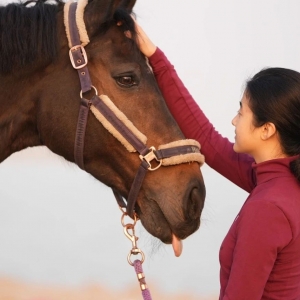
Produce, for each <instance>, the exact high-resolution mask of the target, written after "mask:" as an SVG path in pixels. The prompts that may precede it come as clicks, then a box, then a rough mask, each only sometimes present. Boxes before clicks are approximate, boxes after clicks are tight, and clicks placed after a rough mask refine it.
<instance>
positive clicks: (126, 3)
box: [120, 0, 136, 12]
mask: <svg viewBox="0 0 300 300" xmlns="http://www.w3.org/2000/svg"><path fill="white" fill-rule="evenodd" d="M135 2H136V0H122V1H121V3H120V7H122V8H124V9H125V10H127V11H129V12H132V8H133V7H134V5H135Z"/></svg>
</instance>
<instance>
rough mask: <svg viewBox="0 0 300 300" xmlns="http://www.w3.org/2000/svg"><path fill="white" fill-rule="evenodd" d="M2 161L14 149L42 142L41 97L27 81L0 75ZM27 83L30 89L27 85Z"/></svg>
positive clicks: (14, 150) (0, 158)
mask: <svg viewBox="0 0 300 300" xmlns="http://www.w3.org/2000/svg"><path fill="white" fill-rule="evenodd" d="M0 82H1V85H0V140H1V143H0V162H2V161H3V160H4V159H6V158H7V157H8V156H10V155H11V154H12V153H14V152H17V151H20V150H22V149H25V148H27V147H31V146H37V145H40V144H41V142H40V140H39V137H38V131H37V126H36V111H37V104H38V101H36V100H35V99H34V96H33V95H32V94H29V93H28V92H26V90H28V82H27V83H26V80H25V79H24V78H23V79H16V78H13V76H5V77H0ZM26 86H27V89H26V88H25V87H26Z"/></svg>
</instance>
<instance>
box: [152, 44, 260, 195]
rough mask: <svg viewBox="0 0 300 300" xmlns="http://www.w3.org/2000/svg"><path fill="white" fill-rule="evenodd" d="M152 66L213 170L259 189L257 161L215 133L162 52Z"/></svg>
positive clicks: (247, 187) (243, 185)
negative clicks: (255, 167) (256, 176)
mask: <svg viewBox="0 0 300 300" xmlns="http://www.w3.org/2000/svg"><path fill="white" fill-rule="evenodd" d="M149 62H150V64H151V66H152V69H153V72H154V75H155V77H156V80H157V82H158V85H159V88H160V90H161V92H162V94H163V96H164V98H165V101H166V103H167V105H168V107H169V109H170V111H171V113H172V115H173V116H174V118H175V120H176V121H177V123H178V125H179V127H180V128H181V130H182V132H183V134H184V135H185V136H186V137H187V138H191V139H195V140H197V141H198V142H199V143H200V144H201V152H202V153H203V154H204V156H205V161H206V163H207V164H208V165H209V166H210V167H212V168H213V169H215V170H216V171H217V172H219V173H220V174H222V175H223V176H225V177H226V178H228V179H229V180H231V181H232V182H233V183H235V184H237V185H238V186H240V187H241V188H243V189H244V190H246V191H248V192H249V191H251V190H252V189H253V187H254V185H255V182H254V181H255V179H254V178H253V173H252V166H251V164H252V162H253V159H252V158H251V157H249V156H248V155H239V154H237V153H235V152H234V151H233V148H232V147H233V144H232V143H230V142H229V141H228V139H226V138H223V137H222V136H221V135H220V134H219V133H218V132H217V131H216V130H215V128H214V127H213V126H212V124H211V123H210V122H209V120H208V119H207V118H206V116H205V115H204V114H203V112H202V110H201V109H200V108H199V106H198V104H197V103H196V102H195V100H194V99H193V97H192V96H191V95H190V93H189V92H188V90H187V89H186V88H185V86H184V85H183V83H182V81H181V80H180V79H179V77H178V75H177V73H176V71H175V69H174V67H173V65H171V63H170V62H169V61H168V59H167V58H166V57H165V55H164V54H163V52H162V51H161V50H160V49H159V48H157V50H156V52H155V53H154V54H153V55H152V56H151V57H150V58H149Z"/></svg>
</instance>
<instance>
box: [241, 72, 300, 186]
mask: <svg viewBox="0 0 300 300" xmlns="http://www.w3.org/2000/svg"><path fill="white" fill-rule="evenodd" d="M245 92H246V95H247V97H248V99H249V106H250V108H251V110H252V112H253V114H254V126H256V127H259V126H262V125H263V124H265V123H267V122H271V123H273V124H274V125H275V127H276V129H277V131H278V134H279V138H280V143H281V147H282V150H283V152H284V153H285V154H286V155H288V156H294V155H300V73H299V72H297V71H294V70H291V69H285V68H267V69H263V70H261V71H260V72H258V73H257V74H256V75H255V76H254V77H253V78H251V79H250V80H248V81H247V83H246V90H245ZM290 167H291V171H292V172H293V174H294V175H295V176H296V177H297V179H298V180H299V181H300V158H298V159H296V160H294V161H292V162H291V164H290Z"/></svg>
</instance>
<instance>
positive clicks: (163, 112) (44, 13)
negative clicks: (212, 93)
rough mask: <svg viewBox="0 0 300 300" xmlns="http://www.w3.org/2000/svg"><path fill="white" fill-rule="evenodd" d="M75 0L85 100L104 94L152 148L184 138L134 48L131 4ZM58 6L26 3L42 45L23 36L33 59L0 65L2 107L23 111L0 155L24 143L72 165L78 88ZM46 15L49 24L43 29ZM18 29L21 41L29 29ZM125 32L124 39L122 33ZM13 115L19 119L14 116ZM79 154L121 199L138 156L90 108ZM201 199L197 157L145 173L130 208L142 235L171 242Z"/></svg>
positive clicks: (183, 231)
mask: <svg viewBox="0 0 300 300" xmlns="http://www.w3.org/2000/svg"><path fill="white" fill-rule="evenodd" d="M78 3H79V4H80V5H81V8H82V9H83V11H82V16H83V17H82V22H83V25H84V29H83V32H84V34H83V35H84V36H85V38H86V41H85V42H83V43H84V46H85V47H84V48H85V52H86V55H87V61H88V71H89V76H90V78H91V82H92V84H93V87H94V88H92V89H91V90H90V91H87V92H84V98H85V99H91V98H92V97H93V96H94V94H95V90H96V91H97V92H98V93H99V94H101V95H106V96H105V97H107V98H108V99H109V101H111V103H113V106H114V109H116V110H117V113H121V114H122V115H124V116H126V118H127V119H128V120H129V121H130V123H132V124H133V126H134V128H136V129H137V130H138V132H139V133H141V135H142V138H141V139H143V138H144V137H145V140H144V143H145V144H146V145H148V146H149V147H150V146H153V147H154V148H155V149H158V148H159V147H160V146H161V145H166V144H169V143H171V144H172V143H173V142H174V141H181V140H184V139H185V137H184V136H183V134H182V132H181V131H180V129H179V127H178V125H177V124H176V122H175V120H174V119H173V117H172V115H171V114H170V112H169V110H168V108H167V106H166V104H165V102H164V99H163V97H162V95H161V93H160V90H159V88H158V86H157V83H156V81H155V77H154V75H153V73H152V70H151V68H150V66H149V65H148V63H147V59H145V57H144V56H143V55H142V54H141V52H140V51H139V49H138V47H137V44H136V41H135V38H134V37H135V30H134V23H133V21H132V18H131V15H130V14H131V13H132V9H133V6H134V4H135V1H126V0H123V1H122V0H90V1H88V2H87V1H86V3H84V0H80V1H79V2H78ZM82 3H84V5H83V7H82ZM66 5H67V4H66ZM80 5H79V6H80ZM16 6H17V5H16ZM63 6H64V3H63V2H61V1H59V0H56V4H53V3H52V4H47V3H43V1H37V4H35V5H34V6H30V7H26V9H27V10H28V11H30V10H31V11H32V12H33V11H34V12H36V13H35V14H36V15H37V16H40V17H39V18H36V19H39V20H40V21H39V22H40V23H38V22H36V25H35V26H40V28H44V31H45V32H42V31H41V29H36V32H38V34H36V36H37V38H40V39H42V40H43V41H44V42H43V43H42V42H41V41H36V42H33V41H30V40H29V41H27V42H26V41H24V43H26V47H27V48H28V49H30V46H29V45H30V43H31V44H33V45H35V44H36V45H38V50H36V51H37V53H36V55H35V57H34V58H31V59H29V58H28V59H27V61H26V62H25V63H23V66H22V62H14V61H12V64H15V65H14V66H13V67H12V68H11V70H10V71H7V72H5V70H4V69H3V68H2V75H1V79H2V83H3V84H6V88H4V87H3V86H2V88H0V92H1V91H2V92H3V93H2V99H3V100H1V101H2V102H4V103H5V105H6V107H7V109H9V104H8V102H7V98H6V99H5V97H10V99H12V100H11V103H13V104H14V103H15V104H16V103H19V104H20V105H21V106H22V105H23V113H22V115H23V116H24V121H23V123H22V124H23V125H22V126H21V125H20V126H17V127H14V130H13V132H14V134H15V136H16V141H15V146H14V147H13V148H12V147H11V148H10V150H9V151H6V152H5V154H4V152H3V151H2V152H0V154H1V155H2V160H3V159H4V158H5V157H7V156H9V155H10V154H11V153H12V152H15V151H18V150H21V149H23V148H26V147H28V146H37V145H45V146H47V147H48V148H49V149H50V150H51V151H53V152H54V153H56V154H58V155H60V156H62V157H64V158H65V159H66V160H68V161H71V162H75V158H74V142H75V137H76V130H77V120H78V114H79V109H80V102H81V97H82V91H81V85H80V81H79V79H78V72H76V70H74V68H73V67H72V64H71V62H70V58H69V48H70V45H69V44H70V41H69V40H68V38H67V37H68V33H67V34H66V28H65V25H64V19H65V18H66V13H65V12H64V9H63ZM79 6H78V7H79ZM41 7H42V8H43V9H41ZM23 13H24V12H23ZM24 14H26V13H24ZM32 15H34V14H33V13H31V16H32ZM52 16H54V17H52ZM42 18H43V19H44V21H41V19H42ZM47 18H48V19H47ZM49 19H51V20H52V24H51V26H46V25H45V24H47V22H48V23H49V22H50V21H49ZM24 22H25V21H24ZM19 23H20V22H19ZM23 25H24V24H23ZM28 26H29V25H28ZM30 26H33V25H30ZM50 27H51V28H50ZM2 29H3V24H2ZM23 30H24V32H25V33H26V34H27V35H28V39H29V38H30V37H29V34H28V32H29V31H26V28H25V29H23ZM30 30H31V31H33V29H32V28H31V29H30ZM79 31H80V29H79ZM128 31H130V32H131V38H129V37H127V35H125V34H124V32H128ZM45 36H48V37H45ZM49 36H50V37H52V39H51V38H50V37H49ZM19 38H20V39H21V37H19ZM56 39H57V40H56ZM46 41H48V44H49V41H52V42H50V44H51V49H52V54H51V55H50V56H49V55H48V56H47V54H48V53H49V52H47V51H48V50H47V48H49V47H50V46H49V45H48V46H47V43H46ZM54 41H55V42H54ZM2 43H3V41H2ZM53 43H55V45H53ZM54 46H55V47H54ZM26 47H25V48H26ZM14 49H15V48H14ZM45 49H46V50H47V51H46V50H45ZM53 49H54V50H53ZM0 50H1V49H0ZM11 51H12V50H11ZM43 51H44V52H46V53H43ZM28 53H29V51H28ZM33 62H34V63H33ZM20 66H22V68H20ZM25 67H26V68H25ZM13 82H14V83H13ZM16 82H18V87H19V88H18V90H17V91H16V92H15V93H14V95H13V96H11V93H10V92H11V91H10V92H7V90H6V89H7V88H12V87H13V84H16ZM21 99H22V102H21ZM6 111H7V110H6ZM3 112H4V111H2V112H1V115H3ZM16 115H18V116H20V113H16ZM25 116H26V117H25ZM18 118H19V117H18ZM1 124H2V123H1ZM20 124H21V123H20ZM24 125H26V126H24ZM21 127H22V130H21ZM11 131H12V130H11ZM18 132H19V133H18ZM24 137H26V140H25V139H24ZM5 138H7V136H5ZM6 145H8V143H7V144H6ZM82 155H83V164H84V170H85V171H86V172H88V173H90V174H91V175H92V176H94V177H95V178H96V179H98V180H99V181H101V182H103V183H104V184H105V185H107V186H109V187H111V188H113V189H114V190H116V191H118V193H119V194H120V195H121V196H122V197H124V198H125V199H127V198H128V195H129V193H130V190H131V186H132V184H133V181H134V178H135V176H136V173H137V171H138V169H139V167H140V164H141V158H140V156H139V155H138V153H136V152H134V151H128V149H126V147H124V145H122V143H120V140H118V139H117V138H116V136H115V135H114V134H112V132H111V131H110V130H108V129H107V127H105V126H104V125H103V124H101V123H100V122H99V120H98V119H97V118H96V117H95V115H94V114H92V113H91V112H89V113H88V117H87V125H86V130H85V136H84V148H83V153H82ZM142 160H143V159H142ZM204 199H205V186H204V182H203V178H202V174H201V171H200V167H199V163H198V162H188V163H181V164H174V165H169V166H161V167H159V168H158V169H157V170H155V171H153V172H151V171H149V172H147V174H146V176H145V178H144V180H143V182H142V184H141V188H140V190H139V192H138V196H137V199H136V203H135V212H136V214H137V215H138V217H139V218H140V220H141V222H142V224H143V226H144V227H145V228H146V230H147V231H148V232H149V233H151V234H152V235H154V236H155V237H157V238H159V239H160V240H161V241H163V242H164V243H171V242H172V237H173V236H176V237H177V238H178V239H184V238H186V237H187V236H189V235H190V234H192V233H193V232H195V231H196V230H197V229H198V228H199V226H200V216H201V212H202V209H203V205H204Z"/></svg>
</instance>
